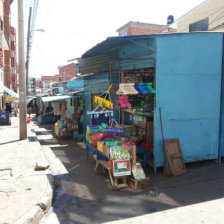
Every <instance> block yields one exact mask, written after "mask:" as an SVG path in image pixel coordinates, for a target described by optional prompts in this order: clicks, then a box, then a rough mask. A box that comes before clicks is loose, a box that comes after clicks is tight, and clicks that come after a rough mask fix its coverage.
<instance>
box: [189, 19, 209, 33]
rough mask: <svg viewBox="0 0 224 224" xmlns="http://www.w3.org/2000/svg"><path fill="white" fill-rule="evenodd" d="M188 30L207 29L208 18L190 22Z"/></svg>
mask: <svg viewBox="0 0 224 224" xmlns="http://www.w3.org/2000/svg"><path fill="white" fill-rule="evenodd" d="M189 31H190V32H194V31H208V18H206V19H203V20H200V21H198V22H196V23H192V24H190V26H189Z"/></svg>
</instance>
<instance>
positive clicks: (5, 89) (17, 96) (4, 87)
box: [0, 85, 19, 98]
mask: <svg viewBox="0 0 224 224" xmlns="http://www.w3.org/2000/svg"><path fill="white" fill-rule="evenodd" d="M1 89H2V90H4V91H5V92H6V93H8V94H9V95H10V96H12V97H14V98H19V95H18V94H17V93H15V92H14V91H12V90H11V89H9V88H7V87H6V86H3V85H0V92H1Z"/></svg>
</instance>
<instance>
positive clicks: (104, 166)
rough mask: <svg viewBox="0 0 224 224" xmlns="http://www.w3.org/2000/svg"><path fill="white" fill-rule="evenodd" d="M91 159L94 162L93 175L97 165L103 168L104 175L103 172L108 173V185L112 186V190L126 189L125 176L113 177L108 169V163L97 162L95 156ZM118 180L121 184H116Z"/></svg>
mask: <svg viewBox="0 0 224 224" xmlns="http://www.w3.org/2000/svg"><path fill="white" fill-rule="evenodd" d="M93 158H94V159H95V160H96V166H95V168H94V171H93V172H94V173H95V174H97V172H98V168H99V165H101V166H102V167H103V171H104V173H105V170H107V171H108V174H109V177H110V183H111V185H112V188H113V189H121V188H125V187H128V185H127V181H126V179H127V176H121V177H120V176H119V177H114V176H113V174H112V171H111V168H110V163H109V161H105V160H97V155H93ZM118 180H122V183H118Z"/></svg>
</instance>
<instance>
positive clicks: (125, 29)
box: [116, 21, 176, 36]
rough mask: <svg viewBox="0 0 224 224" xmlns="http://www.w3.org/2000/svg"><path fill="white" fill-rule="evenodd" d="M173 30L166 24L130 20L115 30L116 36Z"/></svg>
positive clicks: (173, 30)
mask: <svg viewBox="0 0 224 224" xmlns="http://www.w3.org/2000/svg"><path fill="white" fill-rule="evenodd" d="M175 31H176V30H175V29H172V28H169V26H168V25H160V24H151V23H140V22H134V21H130V22H128V23H126V24H125V25H124V26H122V27H120V28H119V29H117V30H116V32H118V36H130V35H149V34H159V33H170V32H175Z"/></svg>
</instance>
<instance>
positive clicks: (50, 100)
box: [41, 96, 72, 103]
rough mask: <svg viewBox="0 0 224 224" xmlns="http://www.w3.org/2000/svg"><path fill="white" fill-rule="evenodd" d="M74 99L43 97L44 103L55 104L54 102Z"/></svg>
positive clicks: (67, 97)
mask: <svg viewBox="0 0 224 224" xmlns="http://www.w3.org/2000/svg"><path fill="white" fill-rule="evenodd" d="M70 98H72V96H46V97H41V100H42V102H43V103H47V102H54V101H63V100H67V99H70Z"/></svg>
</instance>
